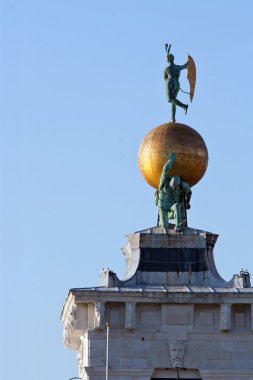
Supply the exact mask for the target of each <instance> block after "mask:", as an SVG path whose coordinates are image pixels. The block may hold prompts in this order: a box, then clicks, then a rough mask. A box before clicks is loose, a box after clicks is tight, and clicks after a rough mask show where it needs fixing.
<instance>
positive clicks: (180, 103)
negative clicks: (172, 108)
mask: <svg viewBox="0 0 253 380" xmlns="http://www.w3.org/2000/svg"><path fill="white" fill-rule="evenodd" d="M174 103H175V104H176V105H177V106H178V107H181V108H183V109H184V110H185V114H187V110H188V105H187V104H184V103H182V102H180V100H178V99H175V101H174Z"/></svg>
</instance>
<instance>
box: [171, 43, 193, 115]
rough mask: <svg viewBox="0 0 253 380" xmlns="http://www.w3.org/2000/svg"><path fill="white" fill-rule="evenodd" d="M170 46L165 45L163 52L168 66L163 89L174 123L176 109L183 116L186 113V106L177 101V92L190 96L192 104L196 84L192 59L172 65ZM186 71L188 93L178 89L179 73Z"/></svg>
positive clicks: (172, 58)
mask: <svg viewBox="0 0 253 380" xmlns="http://www.w3.org/2000/svg"><path fill="white" fill-rule="evenodd" d="M170 48H171V44H170V45H168V44H165V50H166V54H167V62H168V64H169V65H168V66H167V67H166V68H165V69H164V79H165V89H166V96H167V100H168V102H169V103H170V104H171V121H172V122H175V121H176V107H180V108H182V109H183V110H184V112H185V114H187V111H188V104H184V103H182V102H181V101H180V100H178V99H177V95H178V92H179V90H180V91H182V92H184V93H186V94H189V95H190V101H191V102H192V100H193V96H194V91H195V84H196V65H195V63H194V60H193V58H192V57H191V56H190V55H188V59H187V62H186V63H185V64H183V65H176V64H175V63H174V55H173V54H171V53H170ZM184 69H187V79H188V81H189V85H190V92H187V91H183V90H182V89H181V87H180V82H179V78H180V74H181V71H182V70H184Z"/></svg>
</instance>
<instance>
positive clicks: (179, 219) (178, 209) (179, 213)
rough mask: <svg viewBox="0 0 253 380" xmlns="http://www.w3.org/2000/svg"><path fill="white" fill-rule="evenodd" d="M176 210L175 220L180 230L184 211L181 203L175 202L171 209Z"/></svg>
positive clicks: (177, 228)
mask: <svg viewBox="0 0 253 380" xmlns="http://www.w3.org/2000/svg"><path fill="white" fill-rule="evenodd" d="M170 210H171V211H173V212H174V220H175V229H176V230H180V229H181V228H180V226H181V225H182V223H183V221H182V211H181V207H180V204H179V203H174V205H173V206H172V207H171V209H170Z"/></svg>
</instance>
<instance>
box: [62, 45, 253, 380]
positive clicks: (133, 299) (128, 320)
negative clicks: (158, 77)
mask: <svg viewBox="0 0 253 380" xmlns="http://www.w3.org/2000/svg"><path fill="white" fill-rule="evenodd" d="M166 52H167V60H168V64H169V66H168V67H167V68H166V69H165V75H164V78H165V82H166V94H167V98H168V101H169V103H171V109H172V121H171V122H170V123H166V124H163V125H161V126H159V127H157V128H155V129H154V130H152V131H151V132H149V133H148V134H147V136H146V137H145V138H144V140H143V142H142V144H141V146H140V150H139V156H138V162H139V167H140V170H141V172H142V175H143V177H144V178H145V180H146V181H147V182H148V183H149V184H150V185H151V186H153V187H154V188H156V189H157V192H156V196H157V198H156V199H157V205H158V210H159V216H160V219H159V223H158V226H156V227H152V228H148V229H145V230H142V231H138V232H135V233H133V234H131V235H128V242H127V244H126V246H125V247H124V248H123V254H124V255H125V260H126V272H125V276H124V278H123V279H122V280H120V279H119V278H118V277H117V275H116V274H115V273H114V272H112V271H103V272H102V273H101V274H100V286H98V287H95V288H94V287H92V288H89V287H88V288H74V289H70V291H69V293H68V296H67V299H66V301H65V304H64V306H63V310H62V314H61V320H62V322H63V324H64V343H65V346H66V347H68V348H70V349H72V350H76V351H77V364H78V370H79V377H80V379H82V380H102V379H110V380H150V379H204V380H211V379H219V380H242V379H244V380H246V379H247V380H253V288H252V287H251V285H250V277H249V273H247V272H244V271H241V272H240V273H239V274H238V275H234V276H233V278H232V279H231V280H230V281H228V282H226V281H225V280H223V279H222V278H221V276H220V275H219V273H218V272H217V270H216V267H215V263H214V258H213V249H214V246H215V243H216V241H217V238H218V235H216V234H214V233H211V232H207V231H202V230H201V229H195V228H189V227H187V211H186V210H187V209H188V208H189V207H190V206H189V199H190V195H191V189H190V187H192V186H194V185H195V184H196V183H197V182H198V181H199V180H200V179H201V178H202V176H203V175H204V173H205V171H206V168H207V163H208V152H207V148H206V145H205V142H204V140H203V139H202V137H201V136H200V135H199V133H198V132H196V131H195V130H194V129H192V128H190V127H189V126H187V125H184V124H180V123H176V122H175V113H176V107H181V108H183V109H184V111H185V112H187V109H188V105H186V104H183V103H181V102H180V101H178V100H177V99H176V97H177V93H178V91H179V88H180V86H179V81H178V79H179V75H180V70H182V69H186V68H187V71H188V74H187V77H188V79H189V82H190V99H191V100H192V98H193V95H194V89H195V80H196V67H195V63H194V61H193V59H192V57H190V56H189V57H188V61H187V63H186V64H184V65H181V66H178V65H175V64H174V56H173V55H172V54H170V46H169V47H168V45H167V44H166ZM173 75H174V76H175V77H173ZM173 86H174V87H173ZM169 152H170V153H169ZM168 153H169V154H168ZM166 170H167V171H166ZM180 186H181V187H180ZM181 190H182V191H181ZM181 195H182V196H181ZM172 200H173V202H174V203H172ZM171 214H172V216H171ZM168 218H174V221H175V227H176V228H174V225H172V224H168Z"/></svg>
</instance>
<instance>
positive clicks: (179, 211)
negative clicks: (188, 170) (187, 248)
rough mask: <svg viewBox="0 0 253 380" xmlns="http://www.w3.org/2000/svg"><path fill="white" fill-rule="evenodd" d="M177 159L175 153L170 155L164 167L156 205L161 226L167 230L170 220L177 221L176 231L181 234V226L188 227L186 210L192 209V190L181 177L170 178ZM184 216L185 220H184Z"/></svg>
mask: <svg viewBox="0 0 253 380" xmlns="http://www.w3.org/2000/svg"><path fill="white" fill-rule="evenodd" d="M175 159H176V154H175V153H169V154H168V161H167V163H166V164H165V165H164V167H163V171H162V174H161V178H160V184H159V188H158V191H157V192H156V205H157V206H158V213H159V225H161V226H162V227H163V228H164V229H165V230H168V228H169V219H174V220H175V231H177V232H180V231H181V226H183V225H186V209H189V208H190V199H191V194H192V192H191V188H190V186H189V184H188V183H187V182H184V181H182V180H181V179H180V177H179V176H177V175H173V176H171V177H170V176H169V175H168V174H169V171H170V169H171V167H172V165H173V162H174V161H175ZM183 214H184V218H183Z"/></svg>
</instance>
